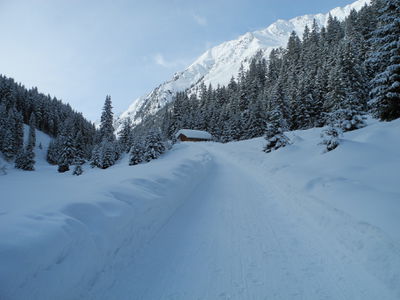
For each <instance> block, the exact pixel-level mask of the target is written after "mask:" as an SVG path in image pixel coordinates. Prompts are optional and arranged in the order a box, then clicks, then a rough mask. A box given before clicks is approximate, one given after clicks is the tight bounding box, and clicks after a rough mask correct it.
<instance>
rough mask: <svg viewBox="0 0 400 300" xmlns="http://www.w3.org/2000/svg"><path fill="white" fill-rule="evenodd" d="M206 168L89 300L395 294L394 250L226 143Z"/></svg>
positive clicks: (211, 148)
mask: <svg viewBox="0 0 400 300" xmlns="http://www.w3.org/2000/svg"><path fill="white" fill-rule="evenodd" d="M192 147H202V148H203V150H204V152H205V153H206V155H209V156H210V157H211V159H212V163H211V164H210V167H209V170H208V174H209V176H207V177H205V179H202V181H201V182H199V184H198V185H197V187H196V188H195V189H193V190H192V191H191V192H190V193H189V194H188V195H187V196H186V199H185V201H184V202H183V205H182V206H181V207H179V208H178V209H177V210H176V211H175V212H174V214H173V215H172V216H171V217H170V218H169V219H168V221H167V222H166V223H165V224H164V225H163V226H162V227H161V229H160V230H159V231H158V232H157V234H156V235H155V236H154V237H153V238H152V240H151V241H149V242H148V243H147V244H146V245H145V246H144V247H143V248H142V249H141V250H140V251H139V252H138V253H136V254H135V255H134V256H132V259H131V260H130V261H125V262H126V264H124V265H120V266H118V270H115V271H114V272H112V274H107V273H103V274H102V276H101V277H100V278H99V279H98V280H97V282H96V283H95V284H94V286H93V287H92V289H91V290H90V292H89V294H88V295H85V298H91V299H396V298H397V297H399V295H400V294H399V285H400V278H399V277H398V275H399V271H398V269H397V268H398V267H399V248H397V247H396V246H395V245H393V244H391V241H390V240H389V239H387V238H385V236H384V235H383V234H382V233H381V232H380V231H379V230H378V229H376V228H374V227H373V226H370V225H369V224H363V223H360V222H358V221H357V220H355V219H353V218H352V217H351V216H349V215H347V214H345V213H343V212H342V211H340V210H337V209H333V208H330V207H329V206H328V205H326V204H324V203H323V202H322V201H319V199H315V198H314V199H311V198H310V199H306V198H305V197H304V196H301V195H296V192H295V191H294V190H284V189H282V188H281V187H280V186H279V185H277V184H276V182H274V179H273V178H265V176H262V170H261V169H260V168H257V166H255V165H254V166H253V167H251V166H250V167H249V166H246V167H243V164H239V163H237V160H236V159H234V158H233V157H232V156H230V154H229V153H228V152H224V151H223V148H222V146H221V147H220V146H218V145H215V144H209V145H207V144H202V145H196V146H194V145H193V146H192Z"/></svg>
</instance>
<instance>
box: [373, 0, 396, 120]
mask: <svg viewBox="0 0 400 300" xmlns="http://www.w3.org/2000/svg"><path fill="white" fill-rule="evenodd" d="M373 36H374V37H373V38H372V44H373V47H374V50H375V51H374V52H373V53H372V55H371V57H370V63H371V64H373V65H375V66H383V67H381V69H380V70H379V67H378V73H377V74H376V76H375V77H374V79H373V80H372V81H371V84H372V86H373V89H372V91H371V94H370V95H371V98H372V99H371V101H370V105H371V107H372V111H373V113H374V115H375V116H376V117H379V118H380V119H381V120H384V121H390V120H394V119H397V118H399V117H400V2H399V0H387V1H385V2H384V5H383V7H382V8H381V10H380V17H379V26H378V28H377V30H376V31H375V32H374V34H373Z"/></svg>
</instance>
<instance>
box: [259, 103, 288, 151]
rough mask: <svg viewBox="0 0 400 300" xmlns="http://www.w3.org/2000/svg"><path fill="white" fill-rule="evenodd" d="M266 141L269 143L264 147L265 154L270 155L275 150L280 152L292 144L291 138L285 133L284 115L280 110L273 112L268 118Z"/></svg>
mask: <svg viewBox="0 0 400 300" xmlns="http://www.w3.org/2000/svg"><path fill="white" fill-rule="evenodd" d="M265 140H266V141H267V143H266V145H265V147H264V152H266V153H270V152H271V151H273V150H278V149H279V148H283V147H285V146H287V145H288V144H290V140H289V138H288V137H287V136H286V135H285V134H284V133H283V129H282V114H281V112H280V111H279V110H278V109H275V110H274V111H273V112H271V115H270V117H269V118H268V121H267V128H266V131H265Z"/></svg>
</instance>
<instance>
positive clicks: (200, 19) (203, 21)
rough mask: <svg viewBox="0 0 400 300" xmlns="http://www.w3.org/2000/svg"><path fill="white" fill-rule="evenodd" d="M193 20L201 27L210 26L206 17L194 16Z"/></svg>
mask: <svg viewBox="0 0 400 300" xmlns="http://www.w3.org/2000/svg"><path fill="white" fill-rule="evenodd" d="M193 19H194V21H195V22H196V23H197V24H199V25H200V26H207V24H208V22H207V19H206V18H205V17H202V16H199V15H196V14H193Z"/></svg>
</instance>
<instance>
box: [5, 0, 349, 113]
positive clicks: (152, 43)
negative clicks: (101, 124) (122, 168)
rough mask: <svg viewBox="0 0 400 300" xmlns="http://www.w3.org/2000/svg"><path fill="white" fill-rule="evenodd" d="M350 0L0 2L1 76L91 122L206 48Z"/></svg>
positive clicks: (122, 106)
mask: <svg viewBox="0 0 400 300" xmlns="http://www.w3.org/2000/svg"><path fill="white" fill-rule="evenodd" d="M352 2H353V1H352V0H263V1H262V0H255V1H249V0H202V1H198V0H197V1H195V0H170V1H168V0H165V1H161V0H146V1H135V0H131V1H127V0H126V1H124V0H113V1H101V0H98V1H91V0H86V1H81V0H26V1H20V0H0V32H1V42H0V73H1V74H4V75H6V76H9V77H13V78H15V79H16V80H17V81H18V82H22V83H23V84H24V85H25V86H27V87H32V86H37V87H38V88H39V90H40V91H42V92H44V93H46V94H47V93H49V94H51V95H54V96H57V97H58V98H60V99H62V100H63V101H64V102H68V103H70V104H71V105H72V107H74V108H75V109H76V110H78V111H81V112H83V113H84V115H85V116H86V117H88V118H89V119H91V120H96V119H98V118H99V115H100V111H101V107H102V105H103V102H104V99H105V96H106V95H107V94H110V95H111V96H112V100H113V103H114V107H115V112H116V113H120V112H122V111H124V110H125V109H127V107H128V106H129V104H131V103H132V101H133V100H134V99H135V98H137V97H139V96H142V95H143V94H146V93H148V92H150V91H151V90H152V89H153V88H154V87H156V86H157V85H158V84H160V83H161V82H163V81H165V80H167V79H169V78H170V77H171V75H172V74H173V73H174V72H176V71H180V70H182V69H184V68H185V67H186V66H187V65H189V64H190V63H191V62H192V61H193V60H194V59H195V58H197V57H198V56H199V55H200V54H202V53H203V52H204V51H205V50H206V49H208V48H209V47H211V46H215V45H218V44H219V43H221V42H224V41H227V40H230V39H234V38H236V37H238V36H239V35H241V34H243V33H246V32H247V31H253V30H257V29H261V28H264V27H267V26H268V25H269V24H271V23H273V22H274V21H276V20H277V19H278V18H280V19H289V18H292V17H296V16H299V15H304V14H308V13H319V12H327V11H329V10H330V9H332V8H334V7H337V6H344V5H346V4H350V3H352Z"/></svg>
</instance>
